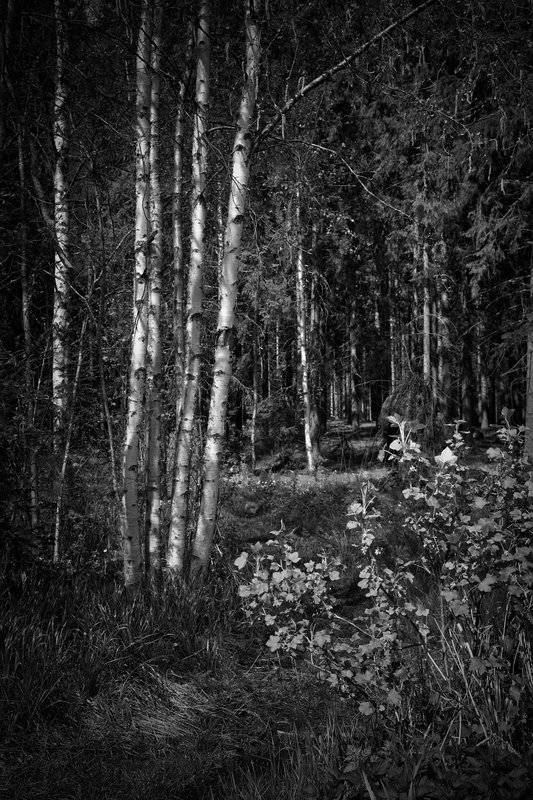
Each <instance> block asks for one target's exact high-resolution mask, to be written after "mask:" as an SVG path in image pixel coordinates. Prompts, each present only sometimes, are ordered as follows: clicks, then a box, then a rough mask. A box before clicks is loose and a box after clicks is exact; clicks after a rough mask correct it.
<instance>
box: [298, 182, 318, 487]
mask: <svg viewBox="0 0 533 800" xmlns="http://www.w3.org/2000/svg"><path fill="white" fill-rule="evenodd" d="M300 202H301V198H300V188H299V187H297V189H296V208H295V228H296V236H297V244H296V276H295V277H296V328H297V339H298V352H299V355H300V369H301V375H300V380H301V386H302V404H303V412H304V440H305V455H306V459H307V469H308V470H309V472H314V471H315V469H316V461H315V454H314V449H313V437H312V431H311V423H312V407H311V389H310V381H309V372H310V371H309V360H308V354H307V325H306V313H305V312H306V303H305V266H304V251H303V245H302V232H301V220H300Z"/></svg>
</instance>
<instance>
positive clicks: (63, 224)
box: [52, 0, 70, 455]
mask: <svg viewBox="0 0 533 800" xmlns="http://www.w3.org/2000/svg"><path fill="white" fill-rule="evenodd" d="M54 10H55V23H56V76H55V94H54V123H53V124H54V148H55V154H56V160H55V170H54V230H55V238H56V240H57V243H58V245H59V251H62V252H63V253H65V254H67V255H68V251H69V228H70V219H69V206H68V151H69V144H70V131H69V118H68V113H67V105H66V104H67V85H66V80H65V79H66V70H67V61H68V55H69V54H68V38H67V36H68V31H67V15H66V6H65V3H64V2H63V0H55V3H54ZM68 288H69V279H68V270H67V265H66V264H65V261H64V260H63V258H62V257H61V252H58V251H56V253H55V256H54V309H53V317H52V403H53V406H54V451H55V453H56V455H59V453H60V451H61V446H62V439H63V426H64V421H65V413H66V406H67V396H68V324H69V318H68V294H69V292H68Z"/></svg>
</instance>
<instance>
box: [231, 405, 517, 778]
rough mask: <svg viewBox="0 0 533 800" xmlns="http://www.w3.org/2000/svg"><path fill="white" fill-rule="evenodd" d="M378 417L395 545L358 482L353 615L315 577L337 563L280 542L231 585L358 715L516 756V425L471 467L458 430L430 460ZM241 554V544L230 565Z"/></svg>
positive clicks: (251, 612)
mask: <svg viewBox="0 0 533 800" xmlns="http://www.w3.org/2000/svg"><path fill="white" fill-rule="evenodd" d="M391 420H392V421H394V422H395V423H396V424H397V426H398V436H397V438H396V439H395V440H394V441H393V442H392V443H391V445H390V449H389V451H388V453H387V454H386V457H387V458H388V459H389V460H390V461H391V462H392V463H393V464H395V465H396V472H397V474H398V475H399V480H400V481H401V485H402V487H403V489H402V495H403V501H401V518H402V521H401V522H400V523H399V527H400V526H401V529H402V530H401V537H400V538H401V539H402V541H403V542H404V546H403V547H402V548H398V549H399V552H398V553H396V554H395V555H394V558H391V556H390V548H388V547H387V542H386V540H385V538H384V527H383V526H382V519H381V516H380V512H379V495H376V492H375V491H374V490H373V487H371V486H370V484H365V485H364V486H363V488H362V491H361V497H360V499H359V500H358V501H357V502H354V503H353V504H352V505H351V506H350V509H349V516H350V520H349V521H348V529H349V532H350V536H354V535H355V536H356V540H355V541H354V547H355V548H356V549H357V550H358V551H359V555H360V561H359V564H358V568H357V569H358V579H359V580H358V586H359V588H360V589H361V590H362V594H363V597H362V601H361V603H360V604H359V607H358V608H357V609H356V611H355V612H354V615H353V617H352V618H350V619H343V618H342V617H340V616H339V615H338V614H337V613H336V611H335V600H334V598H333V597H332V595H331V584H330V583H329V581H328V580H327V578H328V577H329V578H330V579H333V578H336V577H338V575H339V568H340V566H341V565H340V564H339V563H338V561H336V562H335V563H334V565H333V568H332V566H331V565H330V564H328V563H327V561H324V560H321V561H318V562H313V561H312V560H311V561H309V562H307V564H305V565H303V566H299V564H300V559H299V556H298V554H297V553H296V552H294V551H293V550H292V549H290V548H289V549H288V548H287V546H286V545H283V546H282V548H281V553H279V552H278V554H277V555H275V554H273V553H272V552H268V551H265V550H263V549H261V548H258V549H257V550H256V551H255V552H254V557H255V562H254V568H253V576H252V577H251V579H248V580H246V581H245V582H243V584H242V586H241V589H240V594H241V597H242V598H243V599H244V601H245V608H246V614H247V616H248V618H249V619H250V621H254V622H256V621H258V620H260V621H261V623H262V624H264V625H266V626H267V629H268V631H269V633H270V635H269V637H268V639H267V646H268V647H269V648H270V649H271V650H272V651H273V652H284V653H288V654H290V655H294V654H295V653H296V652H301V651H302V650H304V649H306V650H307V653H308V655H309V658H310V660H311V662H312V663H313V664H314V665H315V666H316V667H317V669H318V674H319V675H320V677H321V678H322V679H323V680H325V681H327V682H328V683H329V684H331V685H332V686H334V687H336V688H338V689H339V690H340V691H341V692H342V693H343V694H344V695H346V696H349V697H351V698H355V699H356V700H357V701H358V707H359V711H360V713H361V714H363V715H365V716H367V717H369V718H370V717H374V716H375V717H376V718H377V719H382V720H383V719H387V720H389V722H391V724H392V725H393V726H396V728H397V727H398V726H400V727H401V726H407V727H408V728H409V729H410V731H411V734H412V736H418V737H419V738H421V740H423V741H424V742H425V744H426V745H427V746H428V747H430V746H431V738H432V737H435V741H438V743H439V746H440V747H441V748H442V747H444V746H445V745H448V746H452V745H453V746H461V745H463V746H464V745H465V744H468V745H470V746H472V747H480V746H482V745H484V746H485V745H486V746H489V747H494V746H495V747H496V748H498V749H500V750H501V749H502V748H503V749H504V750H505V751H506V752H509V753H515V755H516V754H517V753H518V752H523V750H524V748H527V747H528V744H527V743H528V741H529V731H530V729H531V724H532V722H533V659H532V657H531V645H530V641H531V634H532V625H533V600H532V596H531V587H532V582H533V547H532V545H531V532H532V527H533V511H532V504H531V498H532V497H533V479H532V474H531V467H530V465H529V464H528V463H527V460H526V459H524V458H523V457H522V456H521V452H522V449H521V445H522V440H523V436H524V428H523V427H514V426H512V425H511V423H510V416H508V415H505V416H504V424H503V427H502V428H501V429H500V431H499V433H498V436H499V439H500V446H498V447H492V448H489V449H488V451H487V458H488V464H486V465H483V466H481V467H472V466H466V465H465V463H464V459H463V457H462V456H463V453H464V452H465V450H466V448H465V446H464V442H463V438H462V436H461V434H460V433H458V432H456V433H455V434H454V435H453V437H452V439H450V440H449V441H448V442H447V446H446V447H445V448H444V450H443V451H442V452H441V453H440V454H439V455H437V456H436V457H435V458H434V459H433V461H430V460H429V459H428V458H426V457H425V455H424V454H423V453H422V451H421V448H420V446H419V445H418V444H417V443H416V441H414V438H413V435H412V432H410V431H409V429H408V427H407V426H406V425H405V424H404V422H403V421H402V420H400V419H398V418H391ZM280 556H281V558H280ZM249 561H250V557H249V556H248V555H247V554H245V553H243V554H241V556H240V557H239V558H238V559H237V562H236V564H237V566H238V567H239V568H240V569H244V568H245V566H246V564H248V563H249ZM309 611H311V612H313V611H314V616H313V614H311V615H310V614H309ZM317 618H318V619H319V621H316V620H317ZM323 623H325V624H323ZM522 777H523V776H522Z"/></svg>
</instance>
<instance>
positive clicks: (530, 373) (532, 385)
mask: <svg viewBox="0 0 533 800" xmlns="http://www.w3.org/2000/svg"><path fill="white" fill-rule="evenodd" d="M525 425H526V439H525V445H524V450H525V453H526V455H527V457H528V460H529V463H530V464H531V465H533V254H532V256H531V267H530V275H529V314H528V331H527V372H526V418H525Z"/></svg>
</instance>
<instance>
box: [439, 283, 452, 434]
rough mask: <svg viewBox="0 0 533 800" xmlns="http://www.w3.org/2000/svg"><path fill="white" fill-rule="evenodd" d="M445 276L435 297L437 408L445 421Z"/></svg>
mask: <svg viewBox="0 0 533 800" xmlns="http://www.w3.org/2000/svg"><path fill="white" fill-rule="evenodd" d="M449 313H450V309H449V298H448V288H447V280H446V276H443V277H442V279H441V284H440V287H439V291H438V296H437V380H438V392H439V407H440V411H441V414H442V416H443V418H444V420H445V421H448V420H449V418H450V415H451V411H450V409H451V377H450V320H449Z"/></svg>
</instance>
